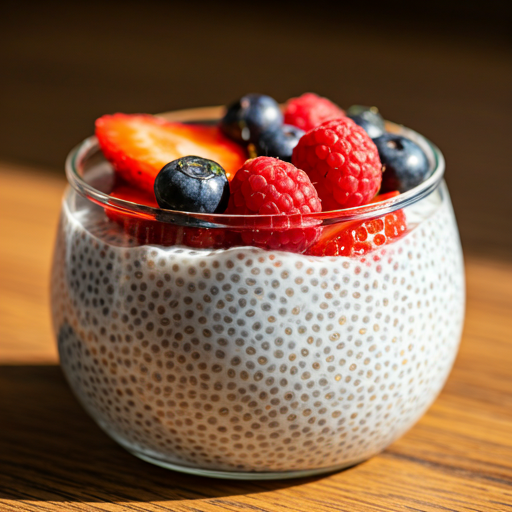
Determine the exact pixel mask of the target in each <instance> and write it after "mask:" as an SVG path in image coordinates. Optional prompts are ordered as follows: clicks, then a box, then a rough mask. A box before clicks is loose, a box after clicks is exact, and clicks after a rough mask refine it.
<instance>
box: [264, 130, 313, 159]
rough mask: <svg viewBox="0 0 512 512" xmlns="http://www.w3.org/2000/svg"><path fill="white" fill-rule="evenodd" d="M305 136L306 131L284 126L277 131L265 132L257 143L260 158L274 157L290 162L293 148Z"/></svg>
mask: <svg viewBox="0 0 512 512" xmlns="http://www.w3.org/2000/svg"><path fill="white" fill-rule="evenodd" d="M303 135H304V131H303V130H301V129H300V128H297V127H296V126H292V125H290V124H284V125H282V126H280V127H278V128H276V129H275V130H272V131H267V132H263V133H262V134H261V136H260V138H259V139H258V141H257V142H256V151H257V153H258V155H260V156H272V157H275V158H280V159H281V160H284V161H285V162H290V161H291V159H292V152H293V148H294V147H295V146H296V145H297V143H298V142H299V139H300V138H301V137H302V136H303Z"/></svg>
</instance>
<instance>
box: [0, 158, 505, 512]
mask: <svg viewBox="0 0 512 512" xmlns="http://www.w3.org/2000/svg"><path fill="white" fill-rule="evenodd" d="M0 179H1V187H0V223H1V231H0V247H1V253H0V256H1V260H0V282H1V286H2V290H1V295H0V329H1V331H0V511H1V512H4V511H12V510H17V511H18V510H31V511H41V510H45V511H73V510H79V511H84V510H87V511H89V510H90V511H121V510H129V511H155V512H156V511H166V510H171V511H188V512H192V511H196V512H197V511H215V510H219V511H220V510H229V511H242V510H251V511H283V512H284V511H286V512H290V511H307V512H310V511H311V512H314V511H320V510H321V511H327V510H343V511H347V510H348V511H375V510H386V511H397V510H408V511H430V510H432V511H433V510H436V511H438V510H467V511H469V510H471V511H475V510H478V511H498V510H499V511H505V510H510V509H512V264H505V263H499V264H498V263H495V262H493V261H486V260H482V259H473V258H471V257H469V256H468V257H467V267H466V268H467V290H468V302H467V319H466V326H465V330H464V335H463V340H462V345H461V349H460V353H459V356H458V359H457V362H456V364H455V368H454V370H453V372H452V374H451V377H450V379H449V381H448V383H447V385H446V387H445V389H444V391H443V392H442V393H441V395H440V397H439V399H438V400H437V401H436V402H435V404H434V405H433V406H432V407H431V409H430V410H429V411H428V413H427V414H426V415H425V416H424V417H423V419H421V421H420V422H419V423H418V424H417V425H416V426H415V427H414V428H413V429H412V430H411V431H410V432H408V433H407V434H406V435H405V436H404V437H403V438H402V439H400V440H399V441H397V442H395V443H394V444H393V445H392V446H391V447H390V448H388V449H387V450H386V451H385V452H383V453H382V454H380V455H379V456H377V457H374V458H373V459H371V460H369V461H367V462H364V463H362V464H359V465H358V466H355V467H353V468H350V469H347V470H345V471H341V472H339V473H336V474H331V475H328V476H322V477H317V478H309V479H300V480H289V481H282V482H237V481H223V480H212V479H207V478H198V477H192V476H187V475H182V474H179V473H175V472H172V471H166V470H164V469H160V468H158V467H154V466H152V465H150V464H146V463H144V462H142V461H140V460H138V459H136V458H135V457H133V456H132V455H130V454H128V453H127V452H125V451H124V450H123V449H122V448H120V447H119V446H118V445H117V444H115V443H114V442H113V441H111V440H110V439H109V438H108V437H107V436H106V435H105V434H104V433H103V432H102V431H101V430H100V429H99V428H98V427H97V426H96V425H95V423H94V422H93V421H92V420H91V419H90V418H89V417H88V416H87V415H86V414H85V412H84V411H83V410H82V408H81V407H80V406H79V405H78V403H77V402H76V400H75V398H74V397H73V395H72V394H71V392H70V390H69V388H68V386H67V384H66V382H65V381H64V378H63V376H62V374H61V371H60V369H59V367H58V364H57V354H56V350H55V347H54V343H53V339H52V335H51V332H50V319H49V311H48V280H49V272H48V269H49V265H50V258H51V252H52V244H53V237H54V231H55V227H56V222H57V216H58V211H59V207H60V196H61V193H62V189H63V186H64V181H63V179H59V178H56V177H52V176H47V175H45V174H44V173H41V172H35V171H34V170H31V169H26V168H21V167H15V166H12V165H10V166H8V165H1V164H0Z"/></svg>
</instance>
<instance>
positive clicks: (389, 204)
mask: <svg viewBox="0 0 512 512" xmlns="http://www.w3.org/2000/svg"><path fill="white" fill-rule="evenodd" d="M193 110H195V109H191V110H187V111H183V112H184V113H185V112H186V113H187V114H188V113H190V112H193ZM197 110H199V109H197ZM179 113H180V112H179V111H177V112H173V113H172V114H173V121H176V122H188V121H186V120H182V121H180V119H179ZM162 117H165V115H163V116H162ZM184 117H186V116H184ZM217 118H218V117H217ZM212 120H215V117H213V116H212V118H211V119H202V121H203V122H205V123H206V122H210V123H211V122H212ZM200 121H201V120H195V119H194V121H193V122H194V123H198V122H200ZM386 130H387V131H389V132H391V133H396V134H399V135H404V136H406V137H408V138H410V139H412V140H413V141H414V142H416V143H417V144H419V145H420V146H421V148H422V149H423V150H424V151H425V153H426V155H427V158H428V160H429V162H430V173H429V177H428V178H427V179H426V180H425V181H423V182H422V183H420V184H419V185H417V186H416V187H414V188H412V189H411V190H408V191H407V192H403V193H401V194H399V195H398V196H395V197H391V198H388V199H386V200H384V201H380V202H376V203H370V204H366V205H363V206H355V207H351V208H344V209H340V210H330V211H326V212H315V213H309V214H299V213H297V214H292V215H286V217H287V219H288V220H289V222H290V225H291V226H293V225H301V226H304V225H320V224H323V225H329V224H336V223H338V222H347V221H356V220H365V219H370V218H375V217H379V216H382V215H386V214H388V213H391V212H393V211H396V210H399V209H402V208H405V207H407V206H409V205H411V204H413V203H416V202H418V201H420V200H421V199H423V198H424V197H426V196H428V195H429V194H431V193H432V192H433V191H434V190H436V189H437V187H438V186H439V184H440V183H441V181H442V179H443V175H444V171H445V161H444V157H443V154H442V153H441V151H440V150H439V149H438V148H437V146H435V145H434V144H433V143H432V142H430V141H429V140H428V139H427V138H426V137H424V136H423V135H420V134H419V133H417V132H415V131H414V130H411V129H410V128H406V127H405V126H402V125H398V124H396V123H393V122H390V121H386ZM98 153H101V149H100V147H99V143H98V140H97V138H96V137H95V136H91V137H88V138H87V139H85V140H84V141H83V142H81V143H80V144H78V145H77V146H76V147H75V148H74V149H73V150H72V151H71V152H70V153H69V155H68V157H67V159H66V177H67V180H68V183H69V184H70V185H71V187H72V188H73V189H74V190H75V191H76V192H78V194H80V195H81V196H83V197H84V198H86V199H88V200H90V201H92V202H94V203H96V204H98V205H99V206H102V207H104V208H105V207H107V208H110V209H114V210H117V211H120V212H122V213H125V214H130V215H132V216H135V217H139V218H140V219H145V220H156V221H158V222H165V223H173V224H179V225H183V226H195V227H209V228H236V227H240V228H245V229H247V227H248V224H252V223H253V222H254V221H255V219H256V218H257V219H258V225H260V226H261V225H265V224H268V225H272V224H274V223H279V222H282V219H283V214H274V215H258V216H256V215H231V214H225V213H218V214H212V213H195V212H182V211H174V210H165V209H161V208H156V207H152V206H147V205H143V204H138V203H134V202H131V201H126V200H124V199H119V198H116V197H112V196H110V195H109V194H107V193H105V192H102V191H100V190H98V189H97V188H95V187H94V186H92V185H91V184H90V183H87V181H85V179H84V178H83V176H82V174H81V170H82V168H83V166H84V163H85V162H86V161H87V159H89V158H91V157H92V156H94V155H96V154H98Z"/></svg>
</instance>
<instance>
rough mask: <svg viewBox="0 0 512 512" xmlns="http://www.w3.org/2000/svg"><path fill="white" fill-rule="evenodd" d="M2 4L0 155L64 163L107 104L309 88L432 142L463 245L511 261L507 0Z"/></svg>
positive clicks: (198, 100) (511, 65)
mask: <svg viewBox="0 0 512 512" xmlns="http://www.w3.org/2000/svg"><path fill="white" fill-rule="evenodd" d="M0 3H1V7H0V161H3V162H14V163H23V164H30V165H35V166H36V167H37V168H40V169H41V172H43V171H47V172H51V171H53V172H60V173H63V170H62V169H63V162H64V159H65V156H66V154H67V153H68V151H69V150H70V149H71V148H72V147H73V146H74V145H76V144H77V143H78V142H79V141H80V140H82V139H83V138H85V137H87V136H88V135H90V134H91V133H92V131H93V123H94V120H95V118H96V117H98V116H100V115H102V114H105V113H112V112H115V111H121V112H151V113H156V112H162V111H166V110H172V109H180V108H188V107H194V106H207V105H218V104H225V103H228V102H231V101H233V100H234V99H236V98H238V97H239V96H241V95H243V94H244V93H246V92H262V93H266V94H270V95H272V96H273V97H275V98H276V99H277V100H278V101H285V100H286V99H288V98H289V97H290V96H296V95H300V94H301V93H303V92H306V91H314V92H317V93H319V94H322V95H325V96H327V97H329V98H330V99H332V100H333V101H335V102H336V103H338V104H339V105H340V106H342V107H348V106H350V105H351V104H355V103H356V104H363V105H376V106H378V107H379V109H380V111H381V112H382V113H383V115H384V116H385V117H386V118H388V119H390V120H393V121H396V122H399V123H402V124H405V125H406V126H409V127H411V128H414V129H416V130H417V131H419V132H421V133H423V134H424V135H426V136H427V137H428V138H430V139H431V140H432V141H433V142H434V143H436V144H437V145H438V146H439V147H440V148H441V150H442V151H443V152H444V154H445V157H446V161H447V181H448V184H449V187H450V191H451V194H452V199H453V202H454V207H455V211H456V214H457V217H458V221H459V226H460V231H461V236H462V240H463V244H464V248H465V250H466V252H467V253H471V254H477V255H484V256H493V257H498V258H505V259H508V260H512V199H511V189H512V166H511V163H510V162H511V158H512V154H511V153H512V151H511V149H512V144H511V137H512V130H511V128H512V122H511V118H512V44H511V43H512V39H511V36H510V27H511V25H512V16H511V14H512V7H511V6H512V2H505V1H503V2H499V1H497V0H486V1H485V2H483V1H479V2H476V1H467V2H456V1H453V0H452V1H449V0H447V1H441V0H431V1H429V2H424V1H423V2H406V1H400V0H396V1H394V2H389V1H388V2H385V1H376V0H368V1H358V2H355V1H351V2H343V1H341V0H338V1H337V2H333V1H328V0H326V1H318V0H313V1H310V2H309V3H298V2H288V1H284V2H278V1H274V2H271V1H267V0H263V1H258V2H256V1H253V2H221V1H219V2H215V1H209V2H193V1H188V2H173V1H163V0H146V1H145V2H135V1H123V2H120V1H111V2H105V1H103V2H98V1H88V2H80V1H78V2H67V3H64V2H23V1H5V0H4V1H2V2H0ZM27 186H30V184H29V183H27Z"/></svg>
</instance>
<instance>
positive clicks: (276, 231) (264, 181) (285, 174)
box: [226, 156, 322, 252]
mask: <svg viewBox="0 0 512 512" xmlns="http://www.w3.org/2000/svg"><path fill="white" fill-rule="evenodd" d="M321 209H322V207H321V204H320V201H319V199H318V194H317V192H316V190H315V187H314V186H313V185H312V184H311V181H310V180H309V178H308V176H307V174H306V173H305V172H304V171H301V170H300V169H297V168H296V167H294V166H293V165H292V164H290V163H287V162H283V161H282V160H279V159H277V158H271V157H264V156H261V157H258V158H253V159H252V160H247V161H246V162H245V164H244V165H243V166H242V167H241V168H240V169H239V170H238V171H237V173H236V174H235V177H234V178H233V180H232V181H231V196H230V198H229V204H228V208H227V210H226V213H227V214H232V215H248V216H249V215H250V216H254V217H253V218H247V219H246V220H245V225H246V226H247V227H248V228H254V229H245V230H244V231H243V232H242V239H243V241H244V243H245V244H247V245H252V246H256V247H261V248H265V249H275V250H285V251H293V252H303V251H305V250H306V249H307V248H308V247H309V246H310V245H311V244H313V243H314V242H315V241H316V239H317V236H318V228H316V227H315V226H316V225H317V224H318V223H319V222H318V223H317V222H315V221H313V220H312V219H304V218H303V217H302V215H301V214H305V215H307V214H309V213H313V212H319V211H321ZM293 214H298V215H297V216H293ZM258 215H265V216H266V217H263V218H261V217H260V218H258V217H257V216H258ZM290 215H292V217H290ZM268 216H270V217H268Z"/></svg>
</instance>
